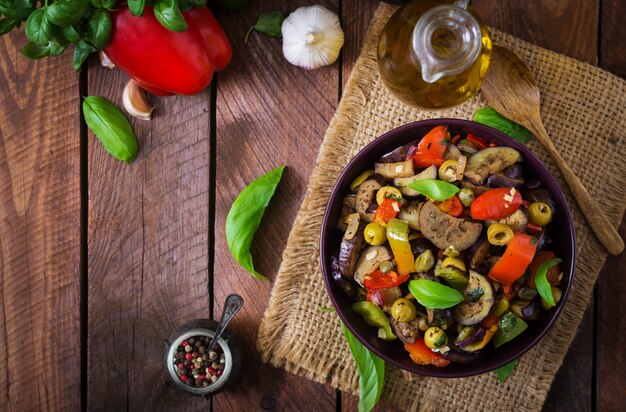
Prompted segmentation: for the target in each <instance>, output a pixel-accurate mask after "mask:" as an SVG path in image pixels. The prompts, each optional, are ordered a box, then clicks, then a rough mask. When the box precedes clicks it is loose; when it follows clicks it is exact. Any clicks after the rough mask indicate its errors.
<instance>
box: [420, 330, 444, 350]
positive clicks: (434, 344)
mask: <svg viewBox="0 0 626 412" xmlns="http://www.w3.org/2000/svg"><path fill="white" fill-rule="evenodd" d="M424 343H426V346H428V347H429V348H431V349H439V348H442V347H444V346H446V344H447V343H448V337H447V336H446V332H444V331H443V329H441V328H440V327H439V326H431V327H430V328H428V329H427V330H426V333H424Z"/></svg>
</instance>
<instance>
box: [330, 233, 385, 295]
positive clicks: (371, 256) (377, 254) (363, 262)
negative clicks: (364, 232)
mask: <svg viewBox="0 0 626 412" xmlns="http://www.w3.org/2000/svg"><path fill="white" fill-rule="evenodd" d="M361 237H363V236H361ZM391 259H393V255H392V254H391V250H389V248H388V247H386V246H370V247H368V248H365V250H363V252H362V253H361V256H360V257H359V260H358V261H357V263H356V266H355V267H354V280H355V281H356V282H357V283H358V284H359V285H363V279H364V278H365V276H367V275H369V274H370V273H372V272H373V271H375V270H376V269H378V266H379V265H380V263H381V262H384V261H386V260H391ZM340 263H341V261H340ZM342 273H343V272H342Z"/></svg>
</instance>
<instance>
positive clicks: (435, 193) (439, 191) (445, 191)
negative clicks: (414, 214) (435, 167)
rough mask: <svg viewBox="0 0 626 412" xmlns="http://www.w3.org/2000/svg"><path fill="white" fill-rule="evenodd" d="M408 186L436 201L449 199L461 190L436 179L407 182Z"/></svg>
mask: <svg viewBox="0 0 626 412" xmlns="http://www.w3.org/2000/svg"><path fill="white" fill-rule="evenodd" d="M409 187H410V188H411V189H413V190H417V191H418V192H420V193H421V194H423V195H424V196H426V197H427V198H429V199H432V200H436V201H438V202H443V201H444V200H448V199H450V198H451V197H452V196H454V195H455V194H457V193H458V192H459V191H460V190H461V189H459V188H458V187H456V186H455V185H453V184H451V183H448V182H444V181H443V180H437V179H420V180H416V181H414V182H411V183H409Z"/></svg>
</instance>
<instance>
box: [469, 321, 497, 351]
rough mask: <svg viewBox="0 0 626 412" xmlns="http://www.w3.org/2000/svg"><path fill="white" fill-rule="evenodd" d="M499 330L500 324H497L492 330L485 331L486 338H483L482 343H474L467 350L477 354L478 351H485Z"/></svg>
mask: <svg viewBox="0 0 626 412" xmlns="http://www.w3.org/2000/svg"><path fill="white" fill-rule="evenodd" d="M497 330H498V324H497V323H496V324H495V325H493V326H492V327H491V328H489V329H487V330H486V331H485V337H484V338H483V340H482V341H480V342H476V343H472V344H471V345H468V346H467V347H466V348H465V349H466V350H468V351H470V352H475V351H477V350H481V349H483V348H484V347H485V346H487V344H488V343H489V341H491V338H493V335H495V333H496V331H497Z"/></svg>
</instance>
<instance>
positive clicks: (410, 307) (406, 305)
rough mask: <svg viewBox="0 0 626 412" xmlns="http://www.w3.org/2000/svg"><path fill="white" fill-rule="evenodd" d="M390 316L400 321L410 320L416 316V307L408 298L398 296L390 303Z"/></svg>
mask: <svg viewBox="0 0 626 412" xmlns="http://www.w3.org/2000/svg"><path fill="white" fill-rule="evenodd" d="M391 316H393V318H394V319H396V320H397V321H400V322H410V321H412V320H413V319H415V317H416V316H417V309H416V308H415V305H414V304H413V302H411V301H410V300H408V299H405V298H400V299H397V300H396V301H395V302H393V305H391Z"/></svg>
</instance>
